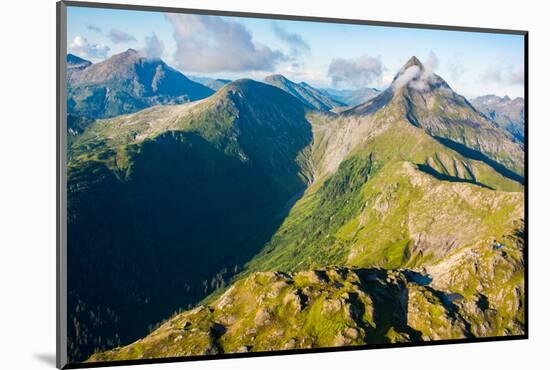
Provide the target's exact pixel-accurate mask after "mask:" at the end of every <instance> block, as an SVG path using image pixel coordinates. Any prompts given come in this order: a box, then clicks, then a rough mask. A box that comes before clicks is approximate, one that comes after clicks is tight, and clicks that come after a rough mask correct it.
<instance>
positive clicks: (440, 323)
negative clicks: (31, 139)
mask: <svg viewBox="0 0 550 370" xmlns="http://www.w3.org/2000/svg"><path fill="white" fill-rule="evenodd" d="M526 48H527V32H525V31H512V30H492V29H481V28H480V29H475V28H461V27H447V26H430V25H417V24H401V23H385V22H375V21H360V20H344V19H327V18H312V17H307V16H304V17H301V16H283V15H269V14H249V13H232V12H220V11H211V10H191V9H175V8H156V7H143V6H130V5H113V4H99V3H79V2H74V3H72V2H61V3H58V130H59V132H58V366H59V367H67V368H68V367H73V368H74V367H89V366H102V365H112V364H139V363H153V362H167V361H186V360H201V359H204V360H206V359H212V358H230V357H243V356H258V355H273V354H292V353H308V352H319V351H336V350H353V349H368V348H381V347H402V346H411V345H425V344H447V343H460V342H476V341H485V340H502V339H521V338H527V285H526V278H527V275H526V271H527V244H526V241H527V236H526V235H527V233H526V229H527V225H526V221H527V220H526V204H527V203H526V182H527V174H526V172H527V165H526V154H527V152H526V146H527V130H526V128H527V126H526V125H527V109H526V108H527V106H526V104H525V103H526V98H527V97H526V96H525V95H526V92H527V89H526V83H527V81H526V74H527V73H526V72H527V69H526V67H527V60H526V56H527V50H526Z"/></svg>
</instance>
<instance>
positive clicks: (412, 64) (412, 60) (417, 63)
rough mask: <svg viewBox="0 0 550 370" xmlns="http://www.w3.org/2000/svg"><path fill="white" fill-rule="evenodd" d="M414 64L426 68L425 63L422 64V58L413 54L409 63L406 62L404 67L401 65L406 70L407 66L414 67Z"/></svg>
mask: <svg viewBox="0 0 550 370" xmlns="http://www.w3.org/2000/svg"><path fill="white" fill-rule="evenodd" d="M412 66H417V67H419V68H420V69H423V68H424V65H423V64H422V62H421V61H420V60H418V58H417V57H416V56H414V55H413V56H412V57H411V58H410V59H409V60H408V61H407V63H405V65H404V66H403V67H401V69H402V70H406V69H407V68H409V67H412Z"/></svg>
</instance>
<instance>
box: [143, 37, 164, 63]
mask: <svg viewBox="0 0 550 370" xmlns="http://www.w3.org/2000/svg"><path fill="white" fill-rule="evenodd" d="M163 52H164V43H163V42H162V41H161V40H160V39H159V38H158V37H157V35H156V34H155V33H154V32H153V33H151V35H150V36H146V37H145V48H144V49H143V54H145V56H146V57H147V58H149V59H160V58H161V57H162V53H163Z"/></svg>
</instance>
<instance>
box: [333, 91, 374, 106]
mask: <svg viewBox="0 0 550 370" xmlns="http://www.w3.org/2000/svg"><path fill="white" fill-rule="evenodd" d="M322 91H323V92H324V93H326V94H328V95H329V96H330V97H332V98H333V99H335V100H337V101H340V102H342V103H344V104H346V105H348V106H350V107H353V106H355V105H359V104H361V103H364V102H366V101H368V100H370V99H372V98H374V97H375V96H376V95H378V94H380V90H378V89H373V88H370V87H364V88H360V89H356V90H337V89H322Z"/></svg>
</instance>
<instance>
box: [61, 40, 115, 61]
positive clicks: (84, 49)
mask: <svg viewBox="0 0 550 370" xmlns="http://www.w3.org/2000/svg"><path fill="white" fill-rule="evenodd" d="M68 49H69V52H70V53H72V54H75V55H77V56H79V57H82V58H86V59H92V60H98V59H105V58H106V57H107V54H108V53H109V50H110V48H109V47H108V46H107V45H104V44H90V43H89V42H88V40H87V39H86V38H85V37H82V36H76V37H75V38H74V39H73V41H71V43H70V44H69V48H68Z"/></svg>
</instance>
